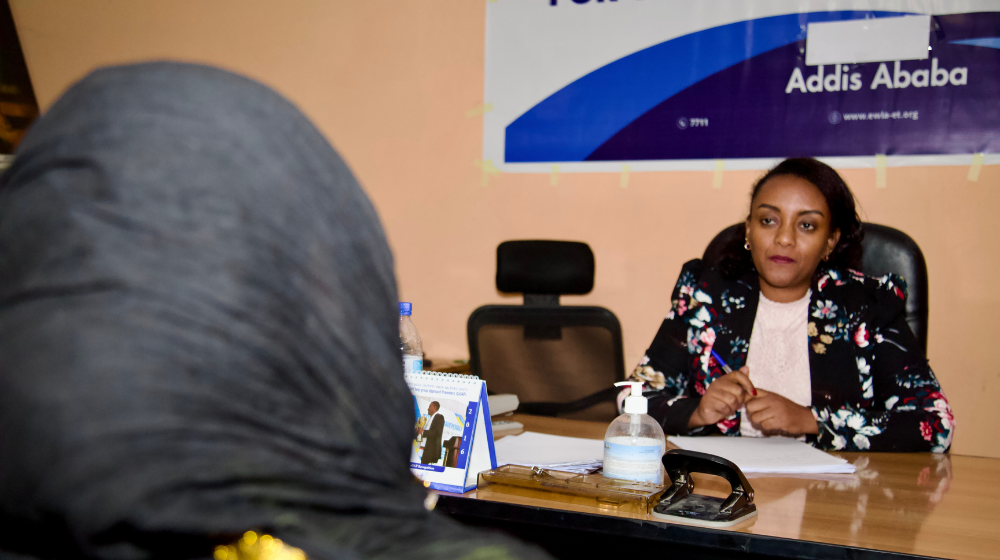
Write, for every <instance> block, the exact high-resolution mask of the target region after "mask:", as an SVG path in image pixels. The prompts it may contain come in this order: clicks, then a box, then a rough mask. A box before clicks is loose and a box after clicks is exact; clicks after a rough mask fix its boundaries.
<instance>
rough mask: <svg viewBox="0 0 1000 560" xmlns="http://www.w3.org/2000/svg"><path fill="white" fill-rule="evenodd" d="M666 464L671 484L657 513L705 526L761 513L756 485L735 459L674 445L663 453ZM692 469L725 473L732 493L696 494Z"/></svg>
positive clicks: (728, 523) (734, 522) (725, 524)
mask: <svg viewBox="0 0 1000 560" xmlns="http://www.w3.org/2000/svg"><path fill="white" fill-rule="evenodd" d="M663 468H664V469H666V472H667V477H668V478H669V479H670V487H669V488H667V490H666V491H665V492H664V493H663V495H662V496H661V497H660V502H659V503H658V504H657V505H656V506H654V507H653V511H652V513H651V514H652V516H653V517H656V518H657V519H664V520H667V521H674V522H678V523H687V524H690V525H701V526H703V527H732V526H733V525H738V524H740V523H743V522H744V521H748V520H750V519H751V518H753V517H756V516H757V506H756V505H754V503H753V487H752V486H750V482H749V481H747V477H746V476H745V475H744V474H743V471H741V470H740V468H739V467H737V466H736V464H735V463H733V462H732V461H728V460H726V459H723V458H722V457H719V456H716V455H709V454H708V453H699V452H697V451H688V450H685V449H671V450H670V451H667V453H666V454H664V455H663ZM691 473H705V474H710V475H715V476H719V477H722V478H724V479H726V481H728V482H729V485H730V486H731V488H732V490H731V493H730V494H729V496H728V497H727V498H725V499H723V498H715V497H712V496H703V495H701V494H695V493H694V479H693V478H692V477H691Z"/></svg>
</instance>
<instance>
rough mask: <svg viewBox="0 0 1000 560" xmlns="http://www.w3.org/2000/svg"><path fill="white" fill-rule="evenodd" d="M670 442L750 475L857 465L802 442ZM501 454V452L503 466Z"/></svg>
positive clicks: (843, 469) (729, 439) (675, 439)
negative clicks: (711, 457) (731, 464)
mask: <svg viewBox="0 0 1000 560" xmlns="http://www.w3.org/2000/svg"><path fill="white" fill-rule="evenodd" d="M667 441H669V442H670V443H672V444H674V445H676V446H677V447H680V448H681V449H688V450H690V451H699V452H701V453H711V454H712V455H718V456H719V457H723V458H725V459H729V460H730V461H732V462H734V463H736V466H738V467H739V468H740V470H741V471H743V472H744V473H745V474H749V473H786V474H792V473H841V474H843V473H848V474H849V473H853V472H854V465H852V464H850V463H848V462H847V461H846V460H844V459H841V458H839V457H834V456H833V455H830V454H828V453H824V452H822V451H820V450H819V449H816V448H815V447H812V446H811V445H809V444H807V443H803V442H801V441H798V440H795V439H791V438H786V437H767V438H754V437H682V436H670V437H669V438H667ZM499 458H500V452H499V451H497V460H498V461H497V462H498V463H499Z"/></svg>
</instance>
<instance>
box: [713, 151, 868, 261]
mask: <svg viewBox="0 0 1000 560" xmlns="http://www.w3.org/2000/svg"><path fill="white" fill-rule="evenodd" d="M786 175H791V176H793V177H798V178H800V179H804V180H806V181H809V182H810V183H812V184H813V185H815V187H816V188H817V189H819V192H821V193H823V198H825V199H826V205H827V206H828V207H829V208H830V227H831V229H839V230H840V241H839V242H838V243H837V246H836V247H834V249H833V252H832V253H830V259H829V260H828V261H823V262H821V263H820V266H819V267H818V268H817V271H820V270H824V269H827V268H854V269H859V268H860V267H861V240H862V239H864V236H865V232H864V230H863V229H862V227H861V220H860V219H859V218H858V212H857V209H856V207H855V201H854V193H852V192H851V189H849V188H848V187H847V183H845V182H844V180H843V179H842V178H841V177H840V175H839V174H838V173H837V172H836V171H835V170H834V169H833V168H832V167H830V166H829V165H827V164H825V163H823V162H821V161H819V160H816V159H813V158H790V159H786V160H785V161H783V162H781V163H779V164H778V165H777V166H776V167H774V168H773V169H771V170H770V171H768V172H767V173H766V174H765V175H764V176H763V177H761V178H760V179H759V180H758V181H757V182H756V183H754V186H753V190H752V191H751V193H750V203H751V204H753V200H754V198H756V197H757V193H759V192H760V189H761V187H763V186H764V184H765V183H767V182H768V181H769V180H770V179H772V178H774V177H778V176H786ZM733 229H734V230H738V232H739V235H738V236H737V235H733V237H732V239H729V240H728V242H727V243H726V244H725V246H724V248H723V249H722V251H721V253H720V255H719V259H718V261H717V263H709V264H716V265H717V266H718V267H719V268H720V269H721V270H722V272H723V274H724V275H725V276H726V277H729V278H737V277H739V276H742V275H743V274H744V273H746V271H748V270H750V269H752V268H753V266H754V265H753V259H751V258H750V251H747V250H746V249H744V248H743V244H744V240H745V239H746V228H745V227H739V228H733Z"/></svg>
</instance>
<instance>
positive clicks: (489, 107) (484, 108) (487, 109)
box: [465, 103, 493, 119]
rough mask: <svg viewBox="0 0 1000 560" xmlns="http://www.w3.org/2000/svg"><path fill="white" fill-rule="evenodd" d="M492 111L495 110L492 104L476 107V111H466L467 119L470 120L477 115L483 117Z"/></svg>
mask: <svg viewBox="0 0 1000 560" xmlns="http://www.w3.org/2000/svg"><path fill="white" fill-rule="evenodd" d="M492 110H493V104H492V103H487V104H486V105H481V106H479V107H476V108H475V109H469V110H468V111H466V112H465V118H467V119H468V118H472V117H475V116H476V115H482V114H484V113H489V112H490V111H492Z"/></svg>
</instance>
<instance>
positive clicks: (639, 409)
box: [615, 381, 649, 414]
mask: <svg viewBox="0 0 1000 560" xmlns="http://www.w3.org/2000/svg"><path fill="white" fill-rule="evenodd" d="M622 385H630V386H631V387H632V392H631V393H629V396H627V397H625V414H646V412H647V411H648V410H649V403H647V402H646V397H644V396H642V382H641V381H619V382H618V383H615V387H620V386H622Z"/></svg>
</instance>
